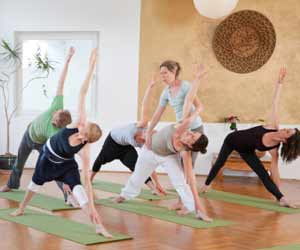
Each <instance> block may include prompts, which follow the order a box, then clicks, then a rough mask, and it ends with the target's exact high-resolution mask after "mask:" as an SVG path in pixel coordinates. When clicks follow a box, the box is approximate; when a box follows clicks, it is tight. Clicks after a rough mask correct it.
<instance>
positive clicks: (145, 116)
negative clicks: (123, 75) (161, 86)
mask: <svg viewBox="0 0 300 250" xmlns="http://www.w3.org/2000/svg"><path fill="white" fill-rule="evenodd" d="M156 83H157V80H156V79H155V76H154V75H153V76H152V78H151V80H150V82H149V84H148V87H147V89H146V92H145V95H144V98H143V103H142V110H141V120H140V121H139V122H138V124H137V127H139V128H145V127H147V125H148V122H149V119H150V106H151V99H152V97H153V89H154V86H155V84H156Z"/></svg>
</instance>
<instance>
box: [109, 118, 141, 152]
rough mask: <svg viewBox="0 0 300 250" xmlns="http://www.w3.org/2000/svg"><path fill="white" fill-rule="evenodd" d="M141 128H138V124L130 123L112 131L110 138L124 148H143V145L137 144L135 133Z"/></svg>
mask: <svg viewBox="0 0 300 250" xmlns="http://www.w3.org/2000/svg"><path fill="white" fill-rule="evenodd" d="M138 130H139V128H137V127H136V123H130V124H127V125H124V126H121V127H118V128H114V129H112V130H111V131H110V136H111V137H112V138H113V140H114V141H115V142H116V143H118V144H119V145H122V146H128V145H131V146H133V147H139V148H141V147H142V146H143V145H142V144H139V143H137V142H136V140H135V139H134V136H135V133H136V132H138Z"/></svg>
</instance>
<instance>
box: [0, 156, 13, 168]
mask: <svg viewBox="0 0 300 250" xmlns="http://www.w3.org/2000/svg"><path fill="white" fill-rule="evenodd" d="M16 159H17V156H16V155H0V169H4V170H11V169H12V167H13V165H14V163H15V161H16Z"/></svg>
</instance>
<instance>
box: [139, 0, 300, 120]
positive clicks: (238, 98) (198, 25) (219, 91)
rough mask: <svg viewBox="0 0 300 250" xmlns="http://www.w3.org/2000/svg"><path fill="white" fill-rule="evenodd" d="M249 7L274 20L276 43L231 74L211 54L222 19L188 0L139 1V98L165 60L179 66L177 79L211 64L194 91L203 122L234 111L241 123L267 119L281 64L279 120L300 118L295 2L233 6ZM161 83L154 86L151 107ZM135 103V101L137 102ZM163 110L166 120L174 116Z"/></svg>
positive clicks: (259, 0)
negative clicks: (255, 62) (263, 58)
mask: <svg viewBox="0 0 300 250" xmlns="http://www.w3.org/2000/svg"><path fill="white" fill-rule="evenodd" d="M244 9H250V10H256V11H259V12H261V13H262V14H264V15H266V16H267V17H268V18H269V20H270V21H271V22H272V23H273V25H274V27H275V31H276V36H277V43H276V47H275V50H274V53H273V55H272V57H271V58H270V60H269V61H268V62H267V63H266V64H265V65H264V66H263V67H262V68H260V69H259V70H257V71H255V72H252V73H249V74H236V73H233V72H230V71H228V70H226V69H225V68H224V67H223V66H221V64H220V63H219V62H218V61H217V60H216V59H215V56H214V53H213V51H212V46H211V44H212V37H213V34H214V30H215V28H216V26H217V25H218V24H219V23H220V22H221V21H222V19H219V20H213V19H208V18H205V17H202V16H200V15H199V14H198V12H197V11H196V10H195V8H194V6H193V1H192V0H142V10H141V40H140V73H139V103H141V100H142V98H143V94H144V91H145V88H146V86H147V81H148V80H149V77H150V76H151V72H152V71H153V70H154V69H155V68H157V67H158V66H159V64H160V63H161V62H162V61H163V60H165V59H173V60H177V61H179V62H180V63H181V66H182V68H183V71H182V74H181V78H182V79H187V80H192V77H193V76H192V65H193V63H195V62H202V63H204V64H205V65H207V66H210V67H212V69H211V70H210V73H209V75H208V77H207V78H206V80H205V83H204V84H203V86H202V87H201V90H200V91H199V93H198V96H199V98H200V100H201V101H202V102H203V103H204V105H205V111H204V112H203V114H202V118H203V120H204V121H205V122H222V121H223V120H224V117H226V116H229V115H237V116H238V117H239V118H240V119H241V121H242V122H257V120H258V119H267V118H268V117H267V116H268V111H269V110H270V105H271V98H272V90H273V82H274V81H275V79H276V76H277V72H278V70H279V67H280V66H281V65H286V66H287V68H288V76H287V79H286V85H285V86H284V89H283V92H282V98H281V107H280V111H281V112H280V115H281V123H285V124H288V123H289V124H291V123H293V124H295V123H300V109H299V108H298V107H299V106H300V70H299V68H300V1H299V0H284V1H282V0H240V1H239V3H238V5H237V7H236V9H235V10H234V11H239V10H244ZM162 88H163V85H162V84H160V86H159V87H158V88H157V89H156V92H155V94H156V98H155V101H153V105H152V106H153V107H152V110H153V111H154V108H155V106H156V105H157V101H158V98H159V96H160V92H161V90H162ZM139 106H140V105H139ZM174 119H175V116H174V114H173V112H172V111H171V109H168V110H167V112H166V114H165V115H164V117H163V120H165V121H174Z"/></svg>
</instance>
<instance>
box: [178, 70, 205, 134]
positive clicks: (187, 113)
mask: <svg viewBox="0 0 300 250" xmlns="http://www.w3.org/2000/svg"><path fill="white" fill-rule="evenodd" d="M206 73H207V71H205V70H204V66H203V65H199V66H198V68H197V71H196V74H195V80H194V81H193V82H192V84H191V87H190V89H189V91H188V93H187V95H186V97H185V99H184V104H183V120H182V122H181V123H180V124H178V125H177V127H176V132H175V133H176V136H180V135H181V134H182V133H184V132H185V131H186V130H187V129H188V128H189V126H190V124H191V122H192V121H193V120H194V119H195V118H196V117H197V116H198V115H199V113H200V112H201V111H202V109H203V106H202V105H200V102H199V103H198V98H197V96H196V95H197V91H198V88H199V86H200V80H201V79H202V78H203V77H204V76H205V75H206ZM195 102H196V105H195V107H196V108H195V110H194V111H193V112H191V109H192V105H193V103H195Z"/></svg>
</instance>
